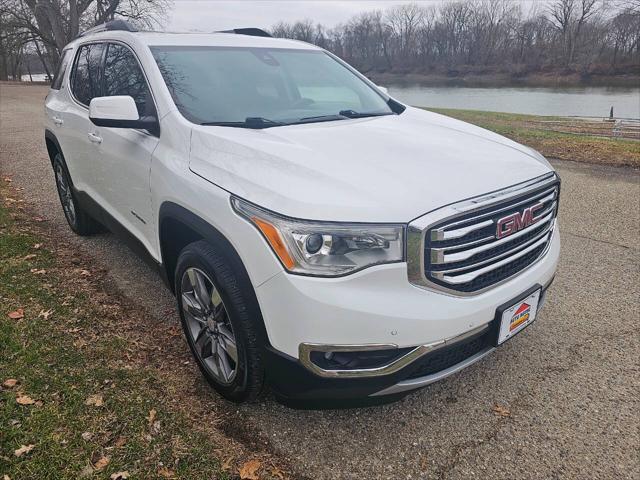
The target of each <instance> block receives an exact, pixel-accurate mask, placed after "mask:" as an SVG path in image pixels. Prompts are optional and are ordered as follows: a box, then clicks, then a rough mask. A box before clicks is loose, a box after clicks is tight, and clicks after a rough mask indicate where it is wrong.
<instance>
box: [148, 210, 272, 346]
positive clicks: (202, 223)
mask: <svg viewBox="0 0 640 480" xmlns="http://www.w3.org/2000/svg"><path fill="white" fill-rule="evenodd" d="M158 236H159V241H160V255H161V258H162V265H163V269H164V276H165V280H166V282H167V283H168V286H169V288H170V289H171V291H172V292H173V293H174V294H175V293H176V285H175V269H176V264H177V261H178V256H179V255H180V252H181V251H182V249H183V248H184V247H186V246H187V245H189V244H190V243H193V242H197V241H199V240H205V241H207V242H209V243H210V244H212V245H213V246H215V247H216V248H217V249H219V252H220V254H222V255H223V256H224V257H225V259H226V260H227V261H228V262H229V263H230V265H231V268H232V269H233V271H234V272H235V273H236V274H237V276H238V281H239V282H240V286H241V288H242V289H243V290H244V291H246V292H247V294H248V295H249V300H250V302H249V303H250V304H251V308H252V309H254V310H255V311H253V312H251V315H252V317H253V318H255V319H256V320H257V321H258V322H257V323H258V327H259V329H260V331H261V333H262V334H263V335H264V337H263V338H264V339H265V344H268V336H267V331H266V328H265V325H264V320H263V318H262V312H261V311H260V306H259V303H258V298H257V296H256V293H255V290H254V288H253V285H252V284H251V280H250V278H249V274H248V273H247V269H246V268H245V266H244V263H243V262H242V259H241V258H240V255H239V254H238V252H237V251H236V249H235V248H234V247H233V245H232V244H231V242H230V241H229V240H228V239H227V238H226V237H225V236H224V235H223V234H222V233H221V232H220V231H219V230H218V229H217V228H215V227H214V226H212V225H211V224H210V223H208V222H207V221H206V220H204V219H203V218H201V217H199V216H198V215H196V214H195V213H193V212H191V211H189V210H187V209H186V208H184V207H182V206H180V205H178V204H176V203H173V202H169V201H167V202H164V203H163V204H162V205H161V206H160V210H159V215H158Z"/></svg>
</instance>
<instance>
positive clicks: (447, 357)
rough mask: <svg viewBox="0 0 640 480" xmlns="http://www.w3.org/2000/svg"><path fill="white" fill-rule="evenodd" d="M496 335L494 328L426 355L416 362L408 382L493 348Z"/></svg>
mask: <svg viewBox="0 0 640 480" xmlns="http://www.w3.org/2000/svg"><path fill="white" fill-rule="evenodd" d="M493 333H495V332H494V331H493V329H492V328H489V329H487V330H486V331H485V332H484V333H482V334H480V335H478V336H476V337H473V338H469V339H466V340H463V341H460V342H458V343H455V344H453V345H451V346H450V347H443V348H442V349H440V350H436V351H435V352H433V353H430V354H428V355H425V356H424V357H422V358H421V359H420V360H417V361H416V362H414V366H413V369H412V370H411V373H410V374H409V375H408V376H407V378H406V380H410V379H413V378H420V377H426V376H427V375H431V374H434V373H438V372H441V371H442V370H446V369H447V368H449V367H453V366H454V365H457V364H458V363H460V362H463V361H464V360H466V359H467V358H469V357H471V356H473V355H475V354H476V353H479V352H481V351H482V350H484V349H486V348H488V347H489V346H491V339H492V334H493Z"/></svg>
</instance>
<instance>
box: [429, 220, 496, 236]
mask: <svg viewBox="0 0 640 480" xmlns="http://www.w3.org/2000/svg"><path fill="white" fill-rule="evenodd" d="M492 224H493V220H485V221H484V222H480V223H476V224H474V225H470V226H468V227H463V228H458V229H457V230H443V229H439V230H434V231H433V233H435V234H436V235H435V238H434V237H433V236H432V237H431V238H432V240H454V239H456V238H460V237H464V236H466V235H469V234H470V233H471V232H475V231H476V230H480V229H482V228H485V227H488V226H489V225H492Z"/></svg>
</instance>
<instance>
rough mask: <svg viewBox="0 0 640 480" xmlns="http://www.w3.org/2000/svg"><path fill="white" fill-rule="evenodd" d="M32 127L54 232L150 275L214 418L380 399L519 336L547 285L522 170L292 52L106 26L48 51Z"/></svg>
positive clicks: (539, 177)
mask: <svg viewBox="0 0 640 480" xmlns="http://www.w3.org/2000/svg"><path fill="white" fill-rule="evenodd" d="M45 109H46V129H45V139H46V145H47V149H48V152H49V155H50V157H51V162H52V165H53V168H54V171H55V177H56V183H57V188H58V192H59V194H60V199H61V202H62V206H63V209H64V213H65V216H66V218H67V220H68V222H69V225H70V226H71V228H72V229H73V230H74V231H75V232H77V233H78V234H80V235H88V234H91V233H93V232H96V231H97V230H99V229H100V228H101V226H102V225H104V226H106V227H108V228H109V229H110V230H112V231H114V232H117V233H121V234H122V235H123V236H124V237H125V238H127V239H129V240H130V244H131V246H132V247H133V248H134V249H135V250H137V251H138V252H140V253H142V254H143V255H144V256H145V257H146V258H147V259H149V260H150V262H151V263H152V264H153V265H155V266H157V268H158V270H159V272H160V273H161V275H162V276H163V278H164V280H165V282H166V283H167V285H168V286H169V288H171V289H172V291H173V292H174V293H175V295H176V298H177V303H178V309H179V312H180V317H181V320H182V325H183V327H184V332H185V335H186V338H187V340H188V342H189V346H190V347H191V350H192V351H193V354H194V356H195V358H196V359H197V361H198V364H199V365H200V368H201V369H202V372H203V373H204V375H205V377H206V378H207V380H208V381H209V382H210V383H211V384H212V385H213V386H214V387H215V388H216V389H217V390H218V391H219V392H220V393H221V394H222V395H224V396H225V397H226V398H228V399H231V400H234V401H243V400H250V399H253V398H255V397H256V395H258V393H259V392H260V391H261V389H262V387H263V385H264V384H265V383H269V384H270V385H271V387H272V389H273V391H274V392H275V394H276V395H277V396H278V397H279V398H282V399H290V400H292V399H302V400H305V399H321V400H323V401H328V400H332V399H338V400H339V399H347V398H370V399H381V398H385V399H389V398H395V397H396V396H397V395H399V394H404V393H405V392H408V391H410V390H413V389H416V388H418V387H422V386H424V385H427V384H429V383H432V382H434V381H436V380H439V379H441V378H444V377H446V376H447V375H450V374H452V373H454V372H456V371H458V370H460V369H462V368H464V367H466V366H468V365H471V364H472V363H474V362H476V361H478V360H479V359H481V358H482V357H484V356H485V355H486V354H488V353H489V352H491V351H492V350H493V349H494V348H495V347H497V346H498V345H500V344H501V343H502V342H504V341H505V340H506V339H508V338H510V337H512V336H513V335H515V334H516V333H518V332H520V331H521V330H522V329H523V328H524V327H525V326H527V325H529V324H530V323H531V322H533V320H534V319H535V317H536V314H537V311H538V310H539V309H540V307H541V305H542V303H543V300H544V295H545V291H546V289H547V287H548V286H549V284H550V283H551V281H552V279H553V277H554V273H555V270H556V265H557V262H558V255H559V251H560V238H559V232H558V227H557V225H556V214H557V210H558V199H559V187H560V181H559V178H558V177H557V175H556V174H555V173H554V171H553V169H552V167H551V166H550V165H549V163H548V162H547V161H546V160H545V159H544V158H543V157H542V156H541V155H540V154H538V153H536V152H535V151H534V150H532V149H530V148H527V147H524V146H522V145H519V144H517V143H514V142H512V141H511V140H508V139H506V138H504V137H501V136H499V135H496V134H494V133H491V132H488V131H486V130H483V129H481V128H478V127H475V126H472V125H469V124H466V123H463V122H460V121H456V120H453V119H451V118H447V117H444V116H442V115H437V114H435V113H431V112H427V111H423V110H420V109H416V108H412V107H409V106H406V105H403V104H401V103H400V102H398V101H396V100H394V99H393V98H390V97H389V96H388V95H387V94H386V92H385V90H384V89H383V88H380V87H376V86H375V85H374V84H372V83H371V82H370V81H369V80H367V79H366V78H365V77H364V76H362V75H361V74H359V73H358V72H357V71H355V70H354V69H353V68H351V67H350V66H349V65H347V64H345V63H344V62H343V61H341V60H340V59H338V58H336V57H335V56H334V55H332V54H331V53H329V52H326V51H324V50H322V49H321V48H318V47H315V46H313V45H309V44H306V43H302V42H297V41H292V40H283V39H274V38H269V36H268V34H266V33H265V32H262V31H260V30H257V29H243V30H235V31H231V32H220V33H213V34H172V33H155V32H138V31H136V30H135V29H134V28H132V27H131V26H129V25H128V24H127V23H125V22H123V21H114V22H110V23H108V24H105V25H103V26H101V27H97V28H95V29H92V30H91V31H89V32H87V33H86V34H84V35H82V36H81V37H79V38H78V39H76V40H75V41H73V42H72V43H70V44H69V45H68V46H67V47H66V48H65V49H64V52H63V55H62V61H61V65H60V68H59V71H58V74H57V76H56V78H55V80H54V82H53V85H52V87H51V90H50V91H49V94H48V96H47V98H46V102H45Z"/></svg>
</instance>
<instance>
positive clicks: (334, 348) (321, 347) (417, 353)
mask: <svg viewBox="0 0 640 480" xmlns="http://www.w3.org/2000/svg"><path fill="white" fill-rule="evenodd" d="M488 328H489V324H488V323H487V324H485V325H481V326H480V327H477V328H474V329H473V330H469V331H468V332H465V333H463V334H461V335H458V336H456V337H452V338H447V339H444V340H438V341H437V342H433V343H428V344H425V345H419V346H417V347H415V348H414V349H413V350H411V351H409V352H407V353H406V354H405V355H403V356H402V357H400V358H397V359H395V360H394V361H393V362H391V363H389V364H387V365H383V366H380V367H376V368H363V369H351V370H325V369H324V368H321V367H319V366H318V365H316V364H315V363H313V362H312V361H311V352H314V351H316V352H359V351H367V350H386V349H392V348H398V346H397V345H395V344H363V345H327V344H318V343H301V344H300V346H299V348H298V350H299V356H300V363H302V365H304V366H305V367H306V368H307V369H308V370H311V371H312V372H313V373H315V374H316V375H319V376H321V377H325V378H362V377H377V376H381V375H389V374H392V373H395V372H397V371H399V370H401V369H403V368H404V367H406V366H407V365H409V364H411V363H413V362H415V361H416V360H418V359H419V358H421V357H423V356H424V355H426V354H427V353H431V352H434V351H435V350H438V349H440V348H442V347H445V346H447V347H448V346H450V345H453V344H455V343H458V342H461V341H463V340H465V339H467V338H469V337H471V336H474V335H476V334H478V333H480V332H484V331H485V330H486V329H488Z"/></svg>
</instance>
